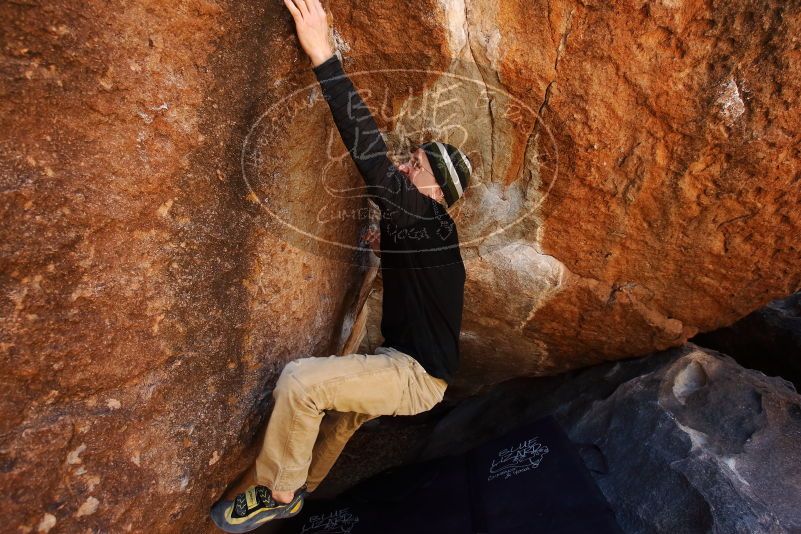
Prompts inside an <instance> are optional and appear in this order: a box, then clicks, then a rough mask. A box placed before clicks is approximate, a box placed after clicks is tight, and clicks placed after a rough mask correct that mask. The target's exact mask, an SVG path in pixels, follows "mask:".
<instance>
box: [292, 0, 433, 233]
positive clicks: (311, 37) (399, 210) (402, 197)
mask: <svg viewBox="0 0 801 534" xmlns="http://www.w3.org/2000/svg"><path fill="white" fill-rule="evenodd" d="M284 4H285V5H286V7H287V8H288V9H289V11H290V12H291V13H292V18H293V19H294V20H295V28H296V29H297V32H298V39H299V41H300V44H301V47H302V48H303V50H304V51H305V52H306V54H308V56H309V58H310V59H311V61H312V66H313V70H314V73H315V76H316V77H317V80H318V81H319V83H320V87H321V89H322V93H323V98H324V99H325V101H326V102H327V103H328V106H329V108H330V109H331V114H332V115H333V118H334V122H335V123H336V126H337V129H338V130H339V134H340V136H341V137H342V141H343V142H344V144H345V147H346V148H347V149H348V152H349V153H350V155H351V158H352V159H353V161H354V163H355V164H356V167H357V168H358V169H359V172H360V173H361V175H362V178H363V179H364V181H365V183H366V184H367V192H368V194H369V195H370V196H371V197H372V198H373V199H375V200H376V201H377V202H378V203H379V205H380V207H382V208H387V209H388V210H389V211H390V212H392V213H394V214H395V215H393V219H395V220H396V222H397V223H398V224H399V225H400V226H405V225H406V224H409V223H410V222H411V221H412V220H413V219H414V218H415V217H419V216H424V215H425V214H426V210H427V209H428V207H429V202H428V199H427V198H426V197H425V196H424V195H423V194H422V193H420V192H419V191H418V190H417V188H416V187H415V186H414V185H413V184H412V183H411V182H410V181H409V180H408V179H407V178H406V176H405V175H404V174H403V173H401V172H400V171H399V170H398V168H397V167H396V166H395V165H394V164H393V163H392V162H391V161H390V159H389V158H388V156H387V152H388V150H387V146H386V144H385V143H384V139H383V137H382V136H381V132H380V131H379V129H378V126H377V125H376V122H375V120H374V119H373V116H372V114H371V113H370V110H369V108H368V107H367V105H366V104H365V103H364V101H363V100H362V98H361V96H360V95H359V92H358V91H357V90H356V87H354V85H353V82H351V80H350V78H349V77H348V76H347V75H346V74H345V72H344V70H343V69H342V63H341V62H340V60H339V57H338V56H337V55H336V54H335V53H334V50H333V48H332V46H331V44H330V41H329V30H328V18H327V16H326V13H325V10H324V9H323V7H322V5H321V4H320V0H284Z"/></svg>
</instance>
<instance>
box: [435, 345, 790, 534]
mask: <svg viewBox="0 0 801 534" xmlns="http://www.w3.org/2000/svg"><path fill="white" fill-rule="evenodd" d="M549 413H553V414H554V416H555V417H556V418H557V420H558V421H559V423H560V424H561V425H562V427H563V428H564V429H565V430H566V431H567V433H568V435H569V436H570V439H571V440H572V441H574V442H575V443H576V444H579V445H580V446H581V447H582V448H581V450H582V451H583V454H584V456H585V461H586V462H587V464H588V466H589V467H590V468H591V470H592V471H593V473H594V476H595V477H596V480H597V482H598V485H599V486H600V488H601V490H602V491H603V492H604V494H605V495H606V498H607V500H608V501H609V503H610V504H611V505H612V508H613V509H615V513H616V515H617V519H618V523H619V524H620V526H621V527H622V528H623V530H624V531H626V532H688V533H689V532H699V533H700V532H754V533H756V532H759V533H767V532H771V533H772V532H797V531H798V530H799V529H801V512H799V508H798V502H799V499H801V489H799V488H801V441H799V436H801V395H799V394H798V393H797V392H796V391H795V389H794V388H793V386H792V384H791V383H789V382H787V381H785V380H783V379H781V378H773V377H767V376H765V375H764V374H762V373H761V372H758V371H753V370H750V369H745V368H743V367H741V366H740V365H739V364H738V363H737V362H735V361H734V360H733V359H732V358H731V357H729V356H726V355H723V354H720V353H717V352H714V351H709V350H704V349H702V348H700V347H697V346H695V345H693V344H692V343H688V344H687V345H684V346H682V347H678V348H673V349H669V350H667V351H665V352H661V353H655V354H652V355H649V356H648V357H646V358H638V359H629V360H623V361H620V362H616V363H612V362H608V363H605V364H601V365H597V366H593V367H590V368H588V369H585V370H582V371H578V372H572V373H567V374H564V375H560V376H556V377H544V378H519V379H514V380H511V381H508V382H505V383H503V384H499V385H497V386H495V387H493V388H492V389H490V390H489V391H488V392H487V393H485V394H482V395H479V396H476V397H474V398H471V399H468V400H465V401H463V402H462V403H460V404H459V405H458V406H456V407H455V408H454V409H453V410H452V411H451V412H450V413H449V414H448V415H447V416H445V417H444V418H443V419H442V420H441V421H440V423H439V424H438V425H437V427H436V428H435V429H434V432H433V435H432V436H431V438H430V441H429V444H428V447H427V449H426V450H425V451H424V452H423V454H422V457H423V458H431V457H436V456H439V455H442V454H449V453H456V452H461V451H464V450H467V449H469V448H471V447H473V446H474V445H476V444H478V443H480V442H482V441H484V440H486V439H488V438H490V437H493V436H498V435H502V434H503V433H505V432H507V431H508V430H510V429H511V428H514V427H515V426H518V425H520V424H521V423H523V422H526V421H531V420H534V419H537V418H539V417H542V416H543V415H546V414H549ZM595 447H597V449H596V448H595ZM599 452H600V454H599Z"/></svg>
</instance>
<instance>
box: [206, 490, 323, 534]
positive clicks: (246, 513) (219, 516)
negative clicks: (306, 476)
mask: <svg viewBox="0 0 801 534" xmlns="http://www.w3.org/2000/svg"><path fill="white" fill-rule="evenodd" d="M307 494H308V492H307V491H306V485H305V484H304V485H303V486H301V487H300V488H298V489H297V490H295V496H294V497H293V498H292V500H291V501H290V502H288V503H286V504H285V503H280V502H277V501H276V500H274V499H273V496H272V493H271V492H270V489H269V488H267V487H265V486H251V487H250V488H248V490H247V491H245V492H244V493H240V494H239V495H237V496H236V498H235V499H234V500H233V501H227V500H223V499H220V500H219V501H217V502H216V503H215V504H214V506H212V507H211V519H212V520H213V521H214V524H215V525H217V526H218V527H219V528H220V529H222V530H224V531H225V532H250V531H251V530H254V529H256V528H258V527H260V526H261V525H263V524H264V523H266V522H267V521H271V520H273V519H283V518H286V517H292V516H294V515H297V514H298V512H300V509H301V508H303V498H304V497H305V496H306V495H307Z"/></svg>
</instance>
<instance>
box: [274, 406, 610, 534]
mask: <svg viewBox="0 0 801 534" xmlns="http://www.w3.org/2000/svg"><path fill="white" fill-rule="evenodd" d="M260 532H270V533H275V534H290V533H291V534H296V533H298V534H300V533H302V534H322V533H326V534H333V533H337V534H375V533H378V534H396V533H398V534H400V533H403V534H409V533H413V534H428V533H432V534H433V533H437V534H439V533H447V534H460V533H464V534H479V533H487V534H496V533H510V534H511V533H515V534H521V533H535V532H536V533H571V534H573V533H582V532H588V533H589V532H591V533H593V534H605V533H610V534H612V533H614V534H617V533H619V532H620V529H619V528H618V526H617V523H616V522H615V519H614V513H613V512H612V510H611V509H610V507H609V505H608V504H607V502H606V500H605V499H604V497H603V494H602V493H601V492H600V490H599V489H598V487H597V486H596V485H595V482H594V480H593V478H592V476H591V475H590V473H589V471H588V470H587V468H586V467H585V465H584V463H583V461H582V459H581V456H580V455H579V453H578V451H577V449H576V447H575V446H574V445H573V444H572V443H571V442H570V440H569V439H568V437H567V436H566V435H565V433H564V431H563V430H562V429H561V428H560V427H559V424H558V423H557V422H556V420H555V419H554V418H553V417H552V416H546V417H544V418H542V419H539V420H537V421H535V422H533V423H530V424H527V425H524V426H522V427H519V428H517V429H515V430H514V431H512V432H510V433H508V434H506V435H504V436H503V437H501V438H497V439H494V440H492V441H489V442H486V443H484V444H482V445H480V446H479V447H476V448H475V449H472V450H470V451H468V452H467V453H465V454H460V455H454V456H446V457H443V458H437V459H435V460H430V461H427V462H420V463H416V464H412V465H405V466H401V467H398V468H393V469H389V470H387V471H384V472H383V473H380V474H378V475H376V476H374V477H372V478H370V479H368V480H365V481H363V482H361V483H359V484H358V485H357V486H355V487H353V488H351V489H350V490H348V491H347V492H345V493H343V494H342V495H340V496H338V497H337V498H336V499H332V500H329V501H323V500H310V501H307V502H306V503H305V504H304V506H303V510H302V511H301V513H300V514H298V515H297V516H296V517H293V518H290V519H284V520H279V521H276V522H275V523H274V524H271V525H268V526H266V527H265V528H264V529H262V530H261V531H260Z"/></svg>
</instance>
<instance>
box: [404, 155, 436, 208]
mask: <svg viewBox="0 0 801 534" xmlns="http://www.w3.org/2000/svg"><path fill="white" fill-rule="evenodd" d="M398 170H399V171H400V172H402V173H403V174H405V175H406V176H407V177H408V178H409V181H410V182H412V183H413V184H414V185H415V187H417V189H419V190H420V192H421V193H423V194H424V195H426V196H429V197H431V198H433V199H434V200H441V199H442V189H440V187H439V184H437V179H436V178H434V171H432V170H431V164H430V163H429V161H428V156H427V155H426V153H425V151H424V150H423V149H422V148H417V149H415V150H412V151H411V152H409V154H408V156H406V158H405V161H404V162H403V163H401V164H400V165H398Z"/></svg>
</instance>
